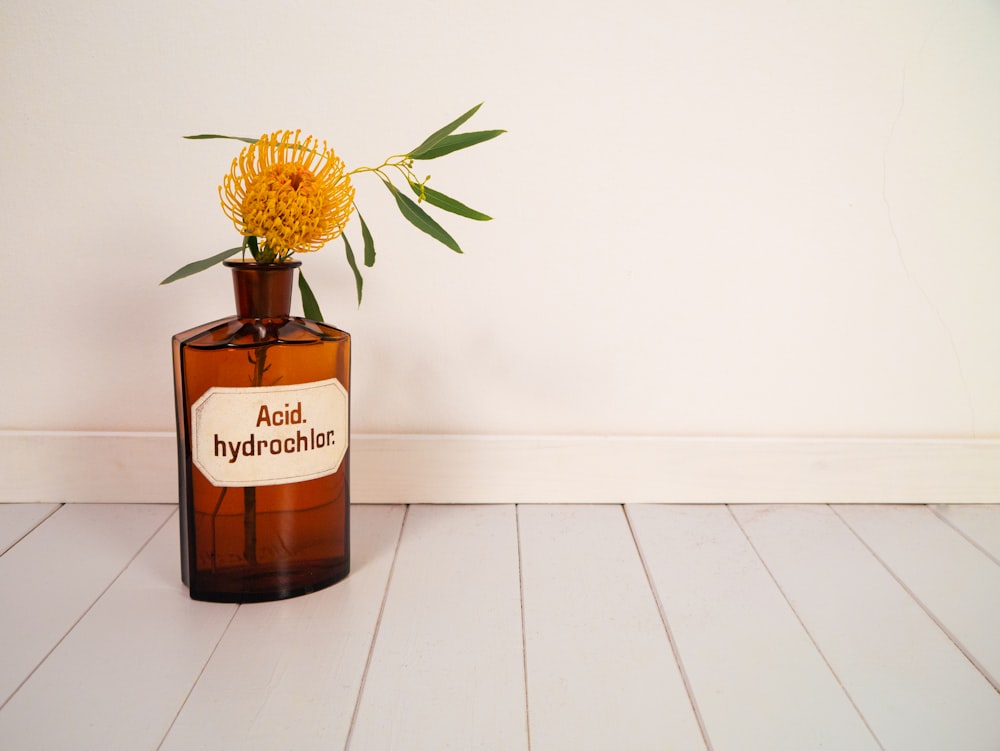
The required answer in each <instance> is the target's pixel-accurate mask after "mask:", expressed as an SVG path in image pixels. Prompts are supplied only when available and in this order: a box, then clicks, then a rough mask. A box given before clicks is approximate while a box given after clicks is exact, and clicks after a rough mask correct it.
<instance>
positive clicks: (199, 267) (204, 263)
mask: <svg viewBox="0 0 1000 751" xmlns="http://www.w3.org/2000/svg"><path fill="white" fill-rule="evenodd" d="M241 250H243V247H242V246H240V247H239V248H230V249H229V250H224V251H222V252H221V253H216V254H215V255H214V256H212V257H211V258H204V259H202V260H200V261H193V262H192V263H189V264H187V265H186V266H181V267H180V268H179V269H177V271H175V272H174V273H173V274H171V275H170V276H168V277H167V278H166V279H164V280H163V281H162V282H160V284H170V282H176V281H177V280H178V279H183V278H184V277H186V276H191V275H192V274H197V273H198V272H199V271H204V270H205V269H208V268H211V267H212V266H215V264H217V263H222V262H223V261H225V260H226V259H227V258H229V257H230V256H233V255H235V254H236V253H239V252H240V251H241Z"/></svg>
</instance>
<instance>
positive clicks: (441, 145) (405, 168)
mask: <svg viewBox="0 0 1000 751" xmlns="http://www.w3.org/2000/svg"><path fill="white" fill-rule="evenodd" d="M480 107H482V103H480V104H477V105H476V106H475V107H472V108H471V109H469V110H468V111H466V112H464V113H462V114H461V115H459V116H458V117H457V118H455V119H454V120H452V121H451V122H450V123H448V124H447V125H445V126H443V127H441V128H439V129H438V130H436V131H434V132H433V133H431V134H430V135H429V136H428V137H427V138H425V139H424V140H423V141H422V142H421V143H420V145H418V146H417V147H416V148H414V149H411V150H410V151H408V152H407V153H405V154H397V155H395V156H391V157H388V158H387V159H386V160H385V161H384V162H382V164H380V165H378V166H377V167H357V168H355V169H353V170H351V171H350V172H348V173H347V176H353V175H361V174H366V173H372V174H374V175H375V176H377V177H378V178H379V180H380V181H381V182H382V184H383V185H384V186H385V188H386V189H387V190H388V191H389V193H390V195H391V196H392V198H393V200H394V201H395V203H396V207H397V208H398V209H399V212H400V213H401V214H402V215H403V217H404V218H405V219H406V220H407V221H408V222H409V223H410V224H412V225H413V226H414V227H416V228H417V229H419V230H420V231H422V232H424V233H426V234H428V235H430V236H431V237H433V238H434V239H435V240H437V241H438V242H440V243H442V244H443V245H445V246H446V247H448V248H450V249H451V250H453V251H454V252H456V253H461V252H462V249H461V247H459V245H458V243H457V242H456V241H455V239H454V238H453V237H452V236H451V235H450V234H448V232H447V231H446V230H445V229H444V228H443V227H442V226H441V225H440V224H438V222H437V221H436V220H435V219H434V218H433V217H431V216H430V215H429V214H428V213H427V212H426V211H424V209H423V208H421V206H420V204H422V203H425V202H426V203H427V204H429V205H431V206H434V207H436V208H438V209H441V210H443V211H447V212H449V213H451V214H455V215H457V216H461V217H465V218H467V219H473V220H475V221H489V220H490V219H491V217H490V216H488V215H487V214H484V213H483V212H481V211H478V210H476V209H473V208H471V207H469V206H467V205H465V204H464V203H462V202H461V201H459V200H457V199H455V198H452V197H451V196H448V195H446V194H444V193H442V192H440V191H438V190H434V189H433V188H429V187H428V186H427V182H428V181H429V180H430V176H429V175H428V176H427V177H425V178H423V179H422V180H421V179H419V178H418V176H417V174H416V173H415V172H414V165H415V164H416V162H423V161H430V160H432V159H438V158H440V157H442V156H445V155H447V154H451V153H454V152H456V151H461V150H462V149H467V148H470V147H472V146H476V145H478V144H481V143H484V142H486V141H489V140H491V139H493V138H496V137H497V136H499V135H501V134H503V133H506V131H505V130H479V131H468V132H464V133H456V132H455V131H456V130H458V128H459V127H461V126H462V125H464V124H465V123H466V122H467V121H468V120H469V119H470V118H471V117H472V116H473V115H475V114H476V112H478V111H479V108H480ZM184 138H188V139H193V140H205V139H213V138H222V139H230V140H236V141H242V142H244V143H250V144H252V143H256V142H257V140H258V139H256V138H244V137H239V136H224V135H217V134H214V133H203V134H200V135H194V136H184ZM394 178H396V179H399V178H402V180H403V181H405V183H406V184H407V186H408V187H409V188H410V191H411V192H412V193H413V194H414V195H415V196H416V199H417V200H416V201H414V200H413V199H412V198H410V197H409V196H407V195H406V194H405V193H404V192H403V191H401V190H400V189H399V188H398V187H397V186H396V185H395V184H394V183H393V179H394ZM354 211H355V213H357V215H358V220H359V223H360V224H361V238H362V242H363V248H364V250H363V256H362V261H363V263H364V266H365V267H366V268H371V267H372V266H374V265H375V242H374V240H373V238H372V234H371V230H370V229H369V227H368V225H367V224H366V223H365V220H364V218H363V217H362V215H361V212H360V210H359V209H358V207H357V204H355V205H354ZM341 237H342V238H343V241H344V250H345V254H346V256H347V263H348V266H350V268H351V271H352V273H353V274H354V282H355V286H356V288H357V293H358V305H361V297H362V291H363V287H364V279H363V277H362V274H361V268H360V267H359V265H358V261H357V258H356V256H355V254H354V249H353V247H352V246H351V243H350V240H349V239H348V237H347V234H346V233H344V232H343V231H342V232H341ZM241 250H242V251H243V252H244V253H246V251H247V250H249V251H250V254H251V255H252V256H253V258H254V260H255V261H257V262H258V263H269V262H273V261H274V260H275V259H274V254H273V252H270V253H269V248H268V247H267V245H266V243H265V244H264V247H263V248H261V247H260V245H259V243H258V241H257V238H256V237H247V238H244V241H243V245H242V246H241V247H239V248H230V249H229V250H226V251H223V252H222V253H218V254H216V255H214V256H211V257H209V258H206V259H204V260H201V261H195V262H194V263H189V264H187V265H186V266H183V267H181V268H180V269H178V270H177V271H175V272H174V273H173V274H171V275H170V276H168V277H167V278H166V279H164V280H163V281H162V282H160V283H161V284H168V283H170V282H174V281H177V280H178V279H183V278H184V277H187V276H190V275H192V274H196V273H198V272H199V271H203V270H205V269H207V268H209V267H211V266H214V265H215V264H217V263H221V262H222V261H224V260H226V259H227V258H230V257H231V256H233V255H235V254H236V253H237V252H239V251H241ZM289 255H290V254H289ZM299 291H300V293H301V295H302V305H303V310H304V312H305V315H306V317H308V318H312V319H314V320H318V321H321V320H322V314H321V313H320V311H319V305H318V303H317V302H316V296H315V295H314V294H313V292H312V289H311V288H310V287H309V284H308V282H306V280H305V277H304V276H303V275H302V271H301V269H300V270H299Z"/></svg>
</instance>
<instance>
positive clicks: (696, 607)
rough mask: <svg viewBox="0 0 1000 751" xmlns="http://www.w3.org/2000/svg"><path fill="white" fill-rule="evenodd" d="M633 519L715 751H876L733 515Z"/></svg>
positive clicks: (652, 509)
mask: <svg viewBox="0 0 1000 751" xmlns="http://www.w3.org/2000/svg"><path fill="white" fill-rule="evenodd" d="M629 517H630V518H631V519H632V524H633V527H634V528H635V531H636V538H637V540H638V543H639V547H640V549H641V550H642V554H643V557H644V559H645V561H646V565H647V566H648V567H649V571H650V575H651V576H652V579H653V584H654V586H655V587H656V591H657V593H658V596H659V599H660V603H661V607H662V608H663V613H664V617H665V619H666V621H667V623H668V624H669V627H670V631H671V633H672V634H673V638H674V640H675V642H676V645H677V651H678V653H679V655H680V660H681V663H682V664H683V667H684V671H685V673H686V674H687V677H688V681H689V684H690V687H691V693H692V696H693V699H694V702H695V704H696V706H697V707H698V709H699V711H700V713H701V717H702V721H703V723H704V726H705V732H706V735H707V737H708V740H709V742H710V744H711V746H712V749H713V751H745V749H768V750H769V751H801V750H802V749H806V748H842V749H853V750H854V751H867V750H868V749H872V750H873V751H875V750H877V749H878V748H879V746H878V743H877V742H876V740H875V738H874V737H873V736H872V733H871V731H870V730H869V728H868V727H867V726H866V725H865V723H864V721H863V719H862V717H861V715H860V714H859V713H858V711H857V709H856V707H855V706H854V705H853V704H852V702H851V700H850V697H849V696H848V695H847V693H846V692H845V691H844V688H843V687H842V686H841V685H840V683H839V682H838V680H837V678H836V676H835V675H834V673H833V671H831V670H830V667H829V665H827V663H826V662H825V660H824V659H823V657H822V655H821V654H820V653H819V651H818V650H817V649H816V647H815V645H814V644H813V642H812V640H811V638H810V636H809V634H808V632H807V631H806V629H805V628H804V627H803V626H802V623H801V622H800V621H799V619H798V617H797V616H796V614H795V612H794V611H793V610H792V608H791V607H790V606H789V604H788V602H787V601H786V599H785V597H784V595H783V594H782V593H781V591H780V590H779V589H778V587H777V586H776V584H775V583H774V580H773V579H772V578H771V576H770V574H769V572H768V571H767V569H766V568H765V566H764V565H763V563H762V562H761V560H760V559H759V558H758V557H757V555H756V553H755V552H754V550H753V548H752V547H751V545H750V543H749V541H748V540H747V539H746V537H745V536H744V534H743V531H742V530H741V529H740V527H739V525H738V524H737V523H736V520H735V519H734V518H733V516H732V514H731V513H730V510H729V508H727V507H726V506H632V507H629Z"/></svg>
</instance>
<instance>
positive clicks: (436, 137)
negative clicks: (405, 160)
mask: <svg viewBox="0 0 1000 751" xmlns="http://www.w3.org/2000/svg"><path fill="white" fill-rule="evenodd" d="M482 106H483V103H482V102H480V103H479V104H477V105H476V106H475V107H473V108H472V109H471V110H469V111H468V112H466V113H465V114H463V115H461V116H460V117H458V118H457V119H455V120H452V121H451V122H450V123H448V124H447V125H445V126H444V127H443V128H440V129H438V130H436V131H434V132H433V133H431V134H430V135H429V136H427V138H425V139H424V142H423V143H422V144H420V145H419V146H417V148H415V149H414V150H413V151H411V152H410V153H409V154H407V156H413V155H414V154H416V153H417V152H418V151H423V150H425V149H429V148H431V147H432V146H434V145H435V144H436V143H438V141H440V140H441V139H442V138H444V137H445V136H447V135H448V134H449V133H453V132H454V131H455V128H457V127H458V126H459V125H461V124H462V123H464V122H465V121H466V120H468V119H469V118H470V117H472V116H473V115H474V114H476V112H477V111H478V110H479V108H480V107H482Z"/></svg>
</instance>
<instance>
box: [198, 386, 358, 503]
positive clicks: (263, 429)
mask: <svg viewBox="0 0 1000 751" xmlns="http://www.w3.org/2000/svg"><path fill="white" fill-rule="evenodd" d="M348 404H349V398H348V394H347V390H346V389H345V388H344V387H343V385H342V384H341V383H340V381H339V380H337V379H336V378H331V379H329V380H326V381H314V382H312V383H302V384H298V385H295V386H264V387H259V388H253V387H246V388H227V387H214V388H210V389H209V390H208V391H206V392H205V393H204V394H203V395H202V397H201V398H200V399H198V401H197V402H195V403H194V404H193V405H192V407H191V454H192V458H193V460H194V464H195V466H196V467H198V469H199V470H201V472H202V474H204V475H205V477H207V478H208V481H209V482H211V483H212V484H213V485H216V486H218V487H247V486H254V485H283V484H285V483H290V482H302V481H303V480H314V479H316V478H317V477H325V476H326V475H331V474H333V473H334V472H336V471H337V470H338V469H340V464H341V462H343V460H344V455H345V454H346V453H347V445H348V425H349V422H348Z"/></svg>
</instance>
